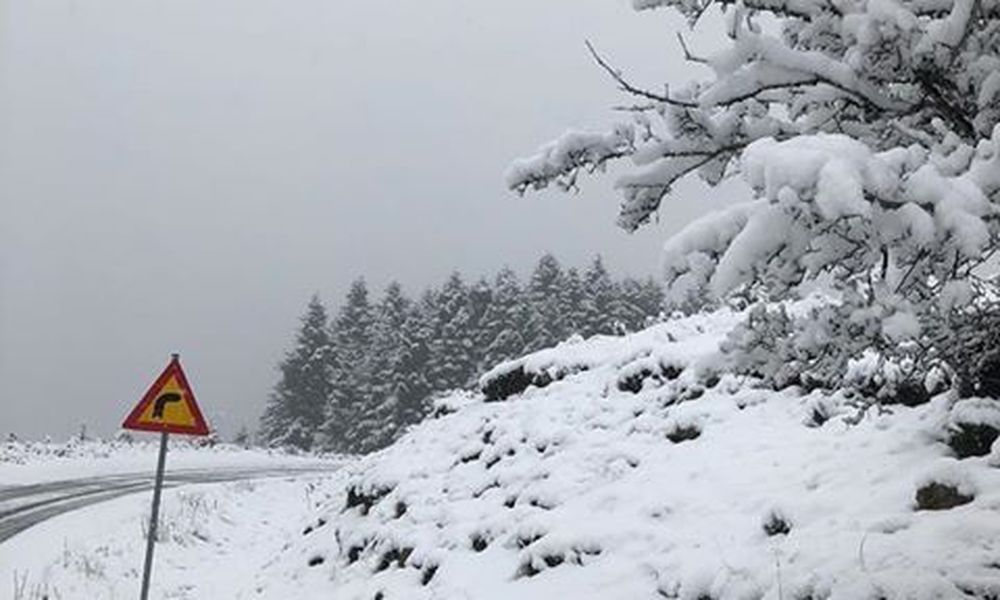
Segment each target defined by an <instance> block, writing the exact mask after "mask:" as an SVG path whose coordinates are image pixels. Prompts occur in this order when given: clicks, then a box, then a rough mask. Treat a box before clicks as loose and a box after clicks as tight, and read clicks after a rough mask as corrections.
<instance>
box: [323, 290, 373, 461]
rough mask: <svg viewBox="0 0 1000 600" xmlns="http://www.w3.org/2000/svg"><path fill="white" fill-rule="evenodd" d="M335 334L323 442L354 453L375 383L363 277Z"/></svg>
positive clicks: (340, 316)
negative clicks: (360, 418) (358, 427)
mask: <svg viewBox="0 0 1000 600" xmlns="http://www.w3.org/2000/svg"><path fill="white" fill-rule="evenodd" d="M331 335H332V340H333V352H331V353H330V357H329V366H330V369H331V373H332V377H331V391H330V395H329V402H328V403H327V407H326V421H325V422H324V424H323V426H322V428H321V433H320V435H321V439H322V442H321V444H322V446H323V447H324V449H327V450H332V451H336V452H354V451H355V449H356V447H357V445H358V443H359V441H358V434H357V431H356V430H355V429H354V427H355V425H356V423H357V419H358V416H359V415H360V414H361V412H362V408H363V406H364V403H365V399H366V398H368V397H369V396H370V385H371V371H370V364H369V357H370V349H371V339H372V307H371V304H370V302H369V300H368V287H367V285H366V284H365V280H364V279H363V278H359V279H356V280H355V281H354V282H353V283H352V284H351V287H350V289H349V290H348V292H347V299H346V302H345V304H344V306H343V307H342V308H341V309H340V312H339V313H338V315H337V318H336V319H335V320H334V323H333V327H332V334H331Z"/></svg>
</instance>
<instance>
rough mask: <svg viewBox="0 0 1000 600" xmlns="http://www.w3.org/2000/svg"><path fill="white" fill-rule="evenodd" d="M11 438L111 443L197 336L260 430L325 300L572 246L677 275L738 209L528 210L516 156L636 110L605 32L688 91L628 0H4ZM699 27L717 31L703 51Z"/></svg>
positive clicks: (1, 283)
mask: <svg viewBox="0 0 1000 600" xmlns="http://www.w3.org/2000/svg"><path fill="white" fill-rule="evenodd" d="M0 9H2V11H3V14H0V384H2V385H0V390H2V391H0V434H3V435H5V434H6V432H8V431H14V432H17V433H18V434H20V435H22V436H27V437H41V436H44V435H46V434H51V435H53V437H56V438H59V437H64V436H66V435H67V434H69V433H71V432H74V431H76V430H77V429H78V427H79V426H80V424H82V423H86V424H87V426H88V429H89V430H90V431H91V432H94V433H97V434H109V433H112V432H114V431H115V430H116V429H117V427H118V424H119V423H120V422H121V419H122V417H123V416H124V414H125V413H126V412H127V410H128V409H129V408H130V407H131V405H132V404H134V403H135V402H136V401H138V399H139V397H140V396H141V394H142V393H143V392H144V391H145V389H146V387H147V386H148V385H149V384H150V383H151V382H152V380H153V379H154V377H155V376H156V375H157V374H158V373H159V371H160V370H161V369H162V368H163V367H164V366H165V364H166V362H167V359H168V358H169V355H170V353H171V352H173V351H178V352H180V353H181V359H182V362H183V363H184V365H185V369H186V371H187V372H188V376H189V379H190V380H191V383H192V385H193V386H194V391H195V394H196V395H197V396H198V400H199V402H200V404H201V405H202V407H203V409H204V410H205V411H206V413H207V414H208V416H209V418H210V420H212V421H213V422H214V424H216V425H218V426H219V427H220V428H221V429H222V430H223V431H224V432H225V433H227V434H228V433H230V432H232V430H233V429H235V428H238V427H239V426H240V425H241V424H246V425H247V426H250V427H253V426H254V425H255V424H256V419H257V416H258V414H259V412H260V410H261V408H262V406H263V403H264V400H265V398H266V395H267V392H268V389H269V388H270V386H271V385H272V384H273V383H274V380H275V376H276V373H275V363H276V362H277V361H278V360H279V359H280V358H281V355H282V353H283V352H284V351H285V349H286V348H287V347H288V345H289V343H290V341H291V339H292V336H293V333H294V329H295V327H296V325H297V322H298V317H299V315H300V314H301V313H302V311H303V309H304V306H305V303H306V302H307V301H308V298H309V296H310V295H311V294H312V293H313V292H314V291H318V292H319V293H320V294H321V296H322V298H323V299H324V300H325V301H326V302H327V304H328V305H331V307H333V306H335V305H336V304H337V303H338V302H339V301H340V298H341V297H342V295H343V293H344V292H345V291H346V288H347V285H348V284H349V282H350V281H351V280H352V279H354V278H355V277H357V276H359V275H364V276H365V277H366V278H367V279H368V281H369V283H370V284H371V285H372V287H373V288H375V289H376V290H377V291H380V290H381V288H382V286H384V285H385V283H387V282H388V281H389V280H391V279H394V278H395V279H399V280H400V281H401V282H402V283H403V284H404V286H406V288H407V289H408V290H410V291H411V292H415V291H418V290H419V289H421V288H423V287H425V286H427V285H430V284H433V285H437V284H440V283H441V282H442V281H443V280H444V278H445V277H446V275H447V274H448V273H449V272H450V271H452V270H453V269H459V270H461V271H462V272H463V273H465V274H466V276H467V277H468V278H469V279H474V278H476V277H478V276H479V275H482V274H492V273H493V272H495V271H496V270H497V269H498V268H500V267H501V266H503V265H504V264H507V265H510V266H512V267H514V268H515V269H517V270H518V271H520V272H521V273H526V272H527V271H528V270H529V269H530V268H531V266H532V265H533V263H534V262H535V261H536V260H537V259H538V257H539V256H540V255H541V254H542V253H544V252H546V251H551V252H553V253H555V254H556V256H557V257H558V258H559V259H560V260H562V261H563V262H564V263H566V264H569V265H583V264H585V263H586V262H587V261H588V260H589V258H590V257H591V256H592V255H593V254H594V253H596V252H600V253H601V254H603V255H604V256H605V258H606V260H607V262H608V264H609V265H610V266H611V268H612V269H614V270H615V271H617V272H618V273H623V272H628V273H631V274H634V275H644V274H652V273H655V272H656V270H657V267H658V261H659V256H658V250H659V247H660V246H661V245H662V242H663V240H664V239H665V238H666V237H667V235H668V234H670V233H671V232H673V231H676V230H677V229H678V228H679V227H680V226H681V225H683V224H684V223H686V222H687V221H689V220H690V219H691V218H692V217H693V216H694V215H696V214H698V213H699V212H702V211H704V210H706V209H708V208H714V207H718V206H721V205H722V203H723V202H724V201H725V200H723V199H722V198H721V197H720V195H719V194H717V193H716V194H709V193H707V192H705V191H704V190H703V189H701V188H700V187H698V186H695V185H689V186H684V187H682V188H681V190H680V191H681V193H680V194H679V195H680V198H678V199H677V200H675V201H674V202H673V203H672V204H671V206H670V208H669V209H667V210H665V211H664V212H663V214H662V215H661V222H660V223H659V224H658V225H654V226H651V227H647V228H646V229H644V230H643V231H640V232H639V233H637V234H632V235H629V234H626V233H624V232H622V231H621V230H619V229H618V228H617V227H616V226H615V225H614V219H615V216H616V213H617V205H618V197H617V195H616V194H615V192H614V191H613V189H612V186H611V183H612V178H611V177H606V178H602V179H599V180H596V181H594V182H590V183H587V184H585V185H584V186H583V189H582V191H581V193H579V194H576V195H563V194H559V193H555V192H552V193H543V194H534V195H529V196H528V197H525V198H519V197H517V196H515V195H513V194H511V193H509V192H508V191H506V190H505V189H504V186H503V181H502V174H503V170H504V168H505V167H506V165H507V164H508V163H509V161H510V160H511V159H513V158H515V157H517V156H521V155H526V154H530V153H532V152H533V151H534V150H535V149H536V148H537V147H538V146H539V145H540V144H542V143H544V142H546V141H548V140H550V139H552V138H554V137H556V136H557V135H559V134H560V133H562V132H563V131H564V130H566V129H568V128H593V127H599V126H602V125H605V124H608V123H610V122H612V121H613V120H614V119H616V118H617V117H616V116H615V115H614V114H612V113H611V111H610V110H609V107H610V106H612V105H614V104H616V103H618V102H620V101H622V97H621V96H620V95H619V94H618V93H617V92H616V90H615V89H614V86H613V85H612V84H611V83H610V82H609V81H608V80H607V78H606V77H605V76H604V74H603V73H602V72H601V71H600V70H599V69H598V68H597V67H595V65H594V64H593V63H592V61H591V60H590V58H589V56H588V55H587V53H586V51H585V48H584V44H583V43H584V40H585V39H590V40H592V41H593V42H594V43H595V44H596V45H597V46H598V47H599V48H600V49H601V50H602V51H603V52H604V53H605V54H607V55H608V57H610V58H611V59H612V60H613V61H614V62H615V63H616V64H618V65H620V66H622V67H627V70H628V72H629V74H630V76H631V77H634V78H635V79H636V80H637V81H639V82H644V83H649V84H650V85H654V84H657V83H658V82H662V81H666V80H668V79H669V80H672V81H682V80H683V79H685V77H686V74H689V73H690V72H691V71H690V69H689V67H686V66H684V65H683V64H682V61H681V58H680V56H678V54H679V52H678V47H677V42H676V39H675V37H674V35H673V30H674V29H675V28H676V27H677V26H678V25H679V21H678V20H677V19H676V18H673V17H671V16H670V15H668V14H667V13H662V12H660V13H641V14H638V13H635V12H633V11H632V10H631V8H629V3H628V2H626V1H625V0H504V1H503V2H493V3H483V2H469V1H468V0H359V1H355V2H344V1H342V0H295V1H292V2H289V1H288V0H171V1H169V2H164V1H163V0H102V1H101V2H92V1H88V0H45V1H39V0H0ZM697 42H698V40H697V39H696V40H695V43H697Z"/></svg>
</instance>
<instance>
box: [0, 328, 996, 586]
mask: <svg viewBox="0 0 1000 600" xmlns="http://www.w3.org/2000/svg"><path fill="white" fill-rule="evenodd" d="M741 318H742V317H741V315H740V314H737V313H733V312H730V311H720V312H717V313H715V314H710V315H698V316H694V317H690V318H685V319H677V320H673V321H670V322H668V323H664V324H661V325H657V326H654V327H652V328H650V329H647V330H645V331H643V332H640V333H637V334H634V335H630V336H626V337H620V338H619V337H595V338H592V339H590V340H586V341H583V340H574V341H571V342H568V343H565V344H562V345H561V346H559V347H557V348H554V349H550V350H545V351H542V352H539V353H535V354H533V355H530V356H528V357H525V358H523V359H520V360H518V361H513V362H510V363H506V364H504V365H500V366H499V367H497V368H496V369H494V370H493V371H492V372H491V373H489V374H487V376H486V377H485V378H484V383H485V384H486V385H485V386H484V390H485V391H484V393H477V394H472V393H456V394H453V395H451V396H450V397H447V398H445V399H443V400H442V401H441V403H440V409H441V410H440V411H439V416H437V417H435V418H433V419H429V420H428V421H426V422H424V423H422V424H421V425H419V426H417V427H415V428H413V429H412V430H410V432H408V433H407V435H406V436H404V437H403V438H402V439H401V440H400V441H399V442H397V443H396V444H395V445H393V446H392V447H390V448H387V449H386V450H384V451H382V452H380V453H377V454H374V455H371V456H369V457H367V458H365V459H362V460H360V461H357V462H354V463H350V464H348V465H347V466H346V467H345V469H344V470H343V471H341V472H339V473H337V474H336V475H333V476H330V477H329V478H327V479H323V480H316V481H314V482H307V481H302V480H299V481H269V482H261V483H253V484H247V483H238V484H225V485H214V486H205V487H203V488H200V489H195V488H190V487H188V488H180V489H177V490H172V491H170V492H169V493H168V494H167V496H166V504H165V506H166V508H165V510H166V514H167V517H166V518H167V523H168V526H167V532H168V533H167V541H166V542H165V543H164V544H161V546H160V547H159V548H158V550H157V552H158V560H157V567H156V569H157V570H156V573H155V577H154V581H155V583H154V586H156V587H155V591H156V594H154V596H153V597H155V598H192V599H193V598H206V599H208V598H211V599H215V598H227V599H228V598H255V599H264V600H286V599H290V598H295V599H297V600H310V599H315V600H320V599H322V600H331V599H334V600H337V599H344V600H347V599H350V600H354V599H359V600H373V599H374V600H379V599H380V600H397V599H398V600H419V599H432V598H433V599H443V600H452V599H463V600H464V599H469V600H494V599H495V600H501V599H503V600H509V599H510V598H518V599H519V600H533V599H538V600H541V599H546V600H549V599H552V598H563V597H565V598H575V599H582V600H586V599H594V600H598V599H600V600H616V599H621V600H626V599H628V600H633V599H646V598H648V599H657V598H676V599H682V600H729V599H733V600H743V599H759V600H793V599H794V600H807V599H811V600H818V599H827V600H857V599H876V598H884V599H886V600H897V599H898V600H902V599H914V600H924V599H926V600H931V599H951V598H979V599H987V598H997V597H1000V469H998V468H997V467H998V466H1000V444H995V445H994V446H993V447H992V450H990V447H989V445H987V446H986V450H985V451H983V452H979V453H978V454H981V455H980V456H971V457H968V458H963V459H959V458H957V457H956V456H955V455H954V453H953V451H952V450H951V448H950V447H949V446H948V445H947V444H946V443H945V439H946V438H947V437H948V435H949V432H950V431H954V428H955V421H956V420H963V421H965V422H975V423H981V424H992V426H994V427H1000V409H998V408H997V407H996V403H995V402H993V401H983V400H980V399H970V400H962V401H957V402H956V399H955V398H953V397H952V396H950V395H941V396H938V397H936V398H934V399H933V400H932V401H931V402H929V403H927V404H924V405H922V406H917V407H912V408H911V407H904V406H883V407H871V408H869V409H868V410H865V411H862V410H861V409H860V405H859V403H858V402H857V398H856V397H852V396H851V394H849V393H847V392H843V391H842V392H838V393H836V394H833V395H823V394H821V393H819V392H814V393H809V394H807V393H803V392H798V391H795V390H786V391H784V392H774V391H771V390H766V389H760V388H758V387H756V386H755V385H754V382H753V381H751V380H747V379H744V378H740V377H736V376H734V375H732V374H729V373H726V372H725V370H724V366H723V362H722V360H721V358H720V355H719V350H718V345H719V342H720V341H721V340H722V339H723V338H724V337H725V334H726V332H727V331H729V330H730V329H731V328H732V327H733V326H734V324H736V323H737V322H738V321H739V320H740V319H741ZM976 439H979V438H976ZM973 441H976V440H973ZM979 441H981V440H979ZM980 445H981V444H980ZM972 446H975V444H972ZM970 447H971V446H970ZM932 482H934V483H937V484H939V486H938V487H936V488H935V487H928V484H929V483H932ZM920 490H924V492H925V493H926V492H928V490H930V492H929V493H930V495H931V496H934V495H935V494H938V493H939V492H942V491H944V492H947V491H948V490H951V494H950V496H949V493H944V494H943V496H941V497H936V498H931V500H935V501H941V500H942V498H943V499H944V500H945V501H947V500H949V499H950V500H952V501H954V502H953V503H954V504H957V505H956V506H954V507H952V508H948V509H941V510H924V509H921V507H920V506H919V505H918V499H917V497H918V491H920ZM924 500H925V501H926V500H927V498H926V497H925V498H924ZM147 503H148V494H147V495H140V496H134V497H129V498H124V499H119V500H115V501H113V502H110V503H106V504H104V505H101V506H99V507H94V508H90V509H87V510H86V511H84V512H78V513H74V514H71V515H66V516H63V517H59V518H58V519H56V520H53V521H49V522H48V523H46V524H44V525H43V526H41V527H38V528H35V529H33V530H30V531H28V532H25V533H24V534H21V535H20V536H18V537H17V538H14V539H13V540H12V542H11V543H8V544H7V545H5V546H0V565H2V567H0V582H2V581H4V578H7V580H8V581H11V580H13V577H14V573H12V571H16V572H17V573H18V577H20V579H18V581H24V577H25V575H24V573H25V572H28V573H29V575H27V577H28V581H29V582H44V583H45V585H48V586H50V588H51V589H58V590H60V593H61V594H62V596H61V597H64V598H88V599H90V598H92V599H95V600H97V599H104V598H122V597H131V595H132V594H134V590H135V588H136V586H137V583H138V576H139V575H138V574H139V565H140V561H141V546H142V536H141V528H142V522H143V516H144V514H145V510H146V508H147ZM939 508H940V507H939ZM14 559H18V560H20V561H21V562H20V563H19V564H20V565H21V566H19V567H16V568H12V567H11V566H10V565H11V564H12V563H11V562H10V561H12V560H14ZM25 561H27V563H26V562H25ZM28 585H29V586H30V585H31V584H30V583H29V584H28ZM0 596H2V593H0ZM23 597H24V598H31V596H30V595H25V596H23ZM54 597H55V596H54Z"/></svg>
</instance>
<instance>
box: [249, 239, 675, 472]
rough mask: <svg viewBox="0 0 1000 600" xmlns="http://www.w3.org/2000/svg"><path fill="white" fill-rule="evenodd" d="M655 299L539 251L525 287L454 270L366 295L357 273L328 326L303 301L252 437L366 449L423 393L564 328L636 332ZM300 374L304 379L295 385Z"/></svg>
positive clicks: (422, 403)
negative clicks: (414, 286) (411, 292)
mask: <svg viewBox="0 0 1000 600" xmlns="http://www.w3.org/2000/svg"><path fill="white" fill-rule="evenodd" d="M662 301H663V295H662V291H661V290H660V286H659V285H658V284H657V283H656V282H655V281H653V280H652V279H649V280H646V281H640V280H636V279H625V280H624V281H622V282H621V283H619V282H616V281H614V280H613V279H612V277H611V275H610V274H609V273H608V271H607V269H606V268H605V267H604V264H603V262H602V261H601V259H600V257H597V258H595V260H594V261H593V263H592V264H591V265H590V266H589V267H588V268H587V270H586V271H585V272H584V273H583V274H581V273H580V272H579V271H577V270H576V269H573V268H570V269H566V270H564V269H563V267H562V265H560V264H559V261H558V260H557V259H556V258H555V257H554V256H553V255H551V254H546V255H545V256H543V257H542V258H541V259H540V260H539V262H538V264H537V266H536V267H535V269H534V270H533V272H532V274H531V277H530V279H529V280H528V282H527V284H526V285H524V286H522V284H521V281H520V280H519V278H518V276H517V274H516V273H515V272H514V271H513V270H511V269H509V268H504V269H502V270H501V271H500V272H499V273H497V275H496V276H495V277H494V278H493V280H492V281H490V280H486V279H481V280H479V281H478V282H476V283H475V284H473V285H471V286H470V285H468V284H466V282H465V280H464V279H463V278H462V276H461V274H459V273H457V272H455V273H452V275H451V276H450V277H449V278H448V280H447V281H446V282H445V283H444V285H443V286H442V287H441V288H439V289H428V290H426V291H425V292H424V293H423V294H422V295H421V296H420V298H419V300H417V301H416V302H414V301H413V300H411V299H410V298H408V297H407V296H406V294H405V293H404V291H403V288H402V287H401V286H400V285H399V284H398V283H396V282H393V283H391V284H389V286H388V287H387V288H386V290H385V293H384V294H383V296H382V297H381V298H380V299H379V300H378V301H377V302H374V301H372V300H370V299H369V294H368V288H367V286H366V284H365V281H364V280H363V279H358V280H356V281H355V282H354V283H353V284H352V285H351V288H350V290H349V291H348V294H347V297H346V299H345V301H344V304H343V306H342V307H341V308H340V310H339V311H338V313H337V316H336V318H335V319H334V320H333V322H332V323H331V324H330V325H329V327H327V325H326V313H325V311H323V308H322V305H320V304H319V300H318V299H315V298H314V299H313V301H312V302H311V303H310V305H309V311H308V312H307V315H306V317H303V329H302V332H300V335H299V338H298V345H297V347H296V349H295V350H294V351H293V352H292V353H290V354H289V356H288V357H286V360H285V361H284V362H283V363H282V365H281V369H282V379H281V381H279V383H278V385H277V386H276V387H275V392H274V394H273V395H272V399H271V402H270V404H269V405H268V409H267V412H266V413H265V416H264V419H263V420H262V423H261V434H262V439H263V440H265V441H267V442H268V443H271V444H280V445H292V446H295V447H298V448H301V449H304V450H309V449H313V448H319V449H322V450H327V451H334V452H345V453H364V452H371V451H373V450H377V449H379V448H381V447H384V446H386V445H388V444H390V443H392V441H393V440H394V439H396V438H397V437H399V435H401V433H402V432H403V430H405V428H406V427H407V426H409V425H412V424H414V423H417V422H419V421H420V420H421V419H423V418H424V417H425V416H426V415H428V414H429V413H430V409H431V406H430V398H431V397H432V395H433V394H434V393H436V392H442V391H445V390H449V389H455V388H472V387H475V386H476V385H478V380H479V377H480V376H481V375H482V374H483V373H485V372H486V371H487V370H489V369H490V368H492V367H493V366H495V365H497V364H499V363H501V362H503V361H505V360H509V359H512V358H516V357H518V356H521V355H523V354H525V353H528V352H532V351H535V350H540V349H542V348H545V347H549V346H553V345H555V344H558V343H559V342H561V341H563V340H565V339H567V338H569V337H571V336H573V335H580V336H583V337H589V336H591V335H595V334H615V333H622V332H624V331H635V330H638V329H641V328H642V327H644V326H645V325H646V324H647V323H648V322H649V321H650V320H651V319H654V318H655V317H656V316H657V315H658V314H659V313H660V305H661V304H662ZM317 331H320V332H321V334H317V333H316V332H317ZM306 373H308V374H309V376H310V377H311V379H309V380H308V384H306V383H299V382H300V381H302V380H303V377H305V375H304V374H306ZM539 383H540V382H535V384H539ZM314 390H321V392H315V391H314ZM317 394H318V396H317ZM317 397H318V398H319V400H317ZM306 406H308V407H310V408H309V410H308V411H307V410H306V409H305V407H306ZM288 415H301V416H300V418H293V417H292V416H288Z"/></svg>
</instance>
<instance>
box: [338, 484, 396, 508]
mask: <svg viewBox="0 0 1000 600" xmlns="http://www.w3.org/2000/svg"><path fill="white" fill-rule="evenodd" d="M391 491H392V487H380V486H372V487H370V488H368V489H367V490H366V489H363V488H361V487H360V486H351V487H349V488H347V502H346V504H345V506H344V510H350V509H352V508H354V507H361V514H363V515H367V514H368V511H370V510H371V509H372V507H374V506H375V505H376V504H378V502H379V501H380V500H381V499H382V498H385V497H386V496H387V495H389V493H390V492H391Z"/></svg>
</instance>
